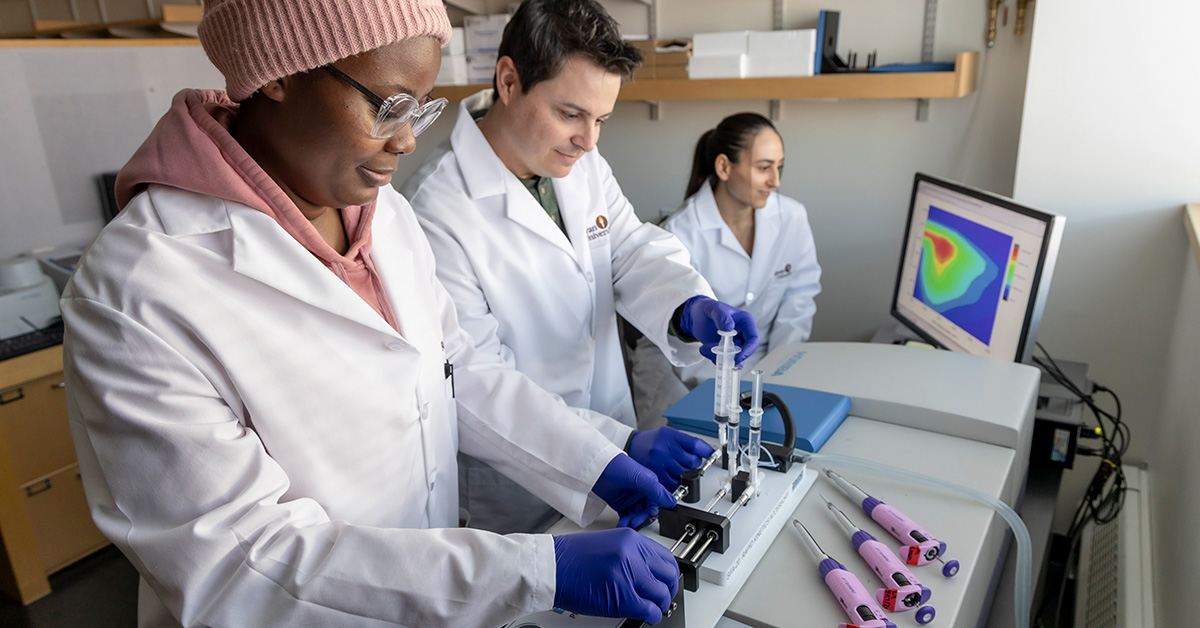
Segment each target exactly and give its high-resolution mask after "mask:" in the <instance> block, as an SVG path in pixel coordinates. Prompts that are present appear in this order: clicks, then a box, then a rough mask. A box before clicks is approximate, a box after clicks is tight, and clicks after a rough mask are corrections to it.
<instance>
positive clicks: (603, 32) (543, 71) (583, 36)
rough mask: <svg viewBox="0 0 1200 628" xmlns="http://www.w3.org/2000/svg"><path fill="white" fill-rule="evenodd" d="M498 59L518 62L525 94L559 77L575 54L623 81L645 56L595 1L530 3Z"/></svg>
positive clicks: (520, 11)
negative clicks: (617, 75)
mask: <svg viewBox="0 0 1200 628" xmlns="http://www.w3.org/2000/svg"><path fill="white" fill-rule="evenodd" d="M498 54H499V56H501V57H504V56H507V57H510V58H511V59H512V60H513V65H515V66H516V68H517V76H518V77H520V79H521V93H528V92H529V90H530V89H531V88H532V87H533V86H534V85H537V84H538V83H541V82H542V81H547V80H550V79H552V78H554V77H556V76H558V73H559V72H560V71H562V68H563V65H564V64H566V62H567V59H568V58H570V57H571V56H572V55H579V56H581V57H584V58H585V59H587V60H589V61H591V62H593V63H595V64H596V65H598V66H600V67H601V68H604V70H605V71H607V72H610V73H612V74H619V75H620V76H621V78H622V79H629V78H631V77H632V76H633V71H634V70H636V69H637V67H638V66H639V65H641V64H642V53H641V52H640V51H639V50H638V49H637V48H635V47H633V46H632V45H630V44H628V43H627V42H625V40H623V39H621V33H620V31H618V30H617V21H616V20H614V19H613V18H612V16H611V15H609V14H608V12H607V11H605V10H604V7H602V6H600V3H598V2H596V1H595V0H526V1H525V2H523V3H521V6H520V7H518V8H517V11H516V13H514V14H513V16H512V19H511V20H509V22H508V26H506V27H505V28H504V37H503V38H502V39H501V41H500V49H499V51H498ZM492 87H496V79H495V78H494V77H493V78H492Z"/></svg>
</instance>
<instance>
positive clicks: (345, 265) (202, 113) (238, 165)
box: [116, 89, 396, 327]
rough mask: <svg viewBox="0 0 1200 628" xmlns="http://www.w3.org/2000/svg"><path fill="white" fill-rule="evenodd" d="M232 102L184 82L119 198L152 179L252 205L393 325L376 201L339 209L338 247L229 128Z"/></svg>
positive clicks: (125, 175)
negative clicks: (377, 253)
mask: <svg viewBox="0 0 1200 628" xmlns="http://www.w3.org/2000/svg"><path fill="white" fill-rule="evenodd" d="M237 111H238V105H237V104H236V103H234V102H233V101H231V100H229V97H228V96H226V95H225V92H222V91H216V90H199V89H185V90H183V91H181V92H179V93H178V94H176V95H175V98H174V100H172V102H171V108H170V109H169V110H168V111H167V113H166V115H164V116H163V117H162V119H161V120H159V121H158V124H157V125H156V126H155V127H154V130H153V131H151V132H150V137H148V138H146V141H145V142H143V143H142V145H141V147H140V148H138V149H137V152H135V153H134V154H133V157H132V158H130V160H129V163H127V164H125V167H124V168H122V169H121V172H120V174H119V175H117V184H116V196H117V205H118V206H120V207H122V208H124V207H125V205H127V204H128V203H129V201H131V200H132V199H133V197H135V196H137V195H138V194H139V193H141V192H142V191H143V190H145V189H146V187H147V186H149V185H150V184H152V183H157V184H161V185H167V186H171V187H174V188H180V189H183V190H188V191H189V192H196V193H197V194H204V195H207V196H215V197H217V198H222V199H225V200H229V201H233V202H236V203H241V204H243V205H248V206H250V207H253V208H255V209H257V210H259V211H261V212H262V213H264V214H266V215H268V216H270V217H271V218H273V219H275V222H277V223H279V225H280V226H281V227H283V229H284V230H285V231H287V232H288V234H289V235H291V236H292V237H293V238H295V239H296V240H297V241H298V242H300V244H302V245H303V246H304V248H306V249H308V250H309V251H310V252H311V253H312V254H313V255H314V256H316V257H317V259H319V260H321V262H322V263H324V264H325V266H326V267H327V268H329V269H330V270H331V271H333V273H334V274H335V275H337V276H338V277H340V278H341V279H342V281H344V282H346V283H347V284H348V285H349V286H350V287H351V288H353V289H354V291H355V292H357V293H358V294H359V296H361V297H362V298H363V299H364V300H365V301H367V303H369V304H370V305H371V306H372V307H373V308H375V310H376V311H377V312H379V314H380V315H381V316H383V317H384V319H386V320H387V321H388V323H390V324H391V325H392V326H393V327H396V321H395V316H394V314H393V312H392V308H391V304H390V303H389V302H388V299H387V295H386V292H385V291H384V290H383V289H382V284H381V283H380V281H379V277H378V274H377V273H376V272H375V267H374V263H373V262H372V260H371V256H370V250H371V229H370V226H371V219H372V217H373V216H374V213H375V204H374V203H371V204H370V205H364V206H361V207H346V208H342V210H341V211H342V217H343V222H344V223H345V225H346V235H347V237H348V239H349V241H350V248H349V250H347V251H346V253H345V254H339V253H338V252H337V251H334V250H333V248H332V247H330V246H329V245H328V244H326V243H325V240H324V239H323V238H322V237H321V234H320V233H318V232H317V230H316V228H315V227H313V226H312V223H310V222H309V221H308V219H307V218H306V217H305V216H304V214H303V213H301V212H300V209H299V208H298V207H296V204H295V203H293V202H292V199H290V198H288V196H287V194H285V193H284V191H283V189H281V188H280V187H279V185H278V184H276V183H275V181H274V180H273V179H271V177H270V176H269V175H267V173H266V172H265V171H263V169H262V168H261V167H260V166H259V165H258V163H257V162H255V161H254V158H252V157H251V156H250V155H249V154H248V153H247V152H246V151H245V149H243V148H242V146H241V144H238V142H237V140H235V139H234V138H233V136H232V135H230V134H229V128H230V127H231V126H232V123H233V119H234V117H235V116H236V115H237Z"/></svg>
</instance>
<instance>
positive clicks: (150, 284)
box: [62, 185, 619, 628]
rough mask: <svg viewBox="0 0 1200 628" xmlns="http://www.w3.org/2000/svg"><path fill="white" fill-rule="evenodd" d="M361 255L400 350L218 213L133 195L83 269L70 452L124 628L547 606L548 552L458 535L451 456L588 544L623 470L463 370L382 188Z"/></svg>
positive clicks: (301, 259) (353, 304)
mask: <svg viewBox="0 0 1200 628" xmlns="http://www.w3.org/2000/svg"><path fill="white" fill-rule="evenodd" d="M372 236H373V246H372V256H373V258H374V261H375V264H376V267H377V268H378V271H379V274H380V277H381V280H382V282H383V284H384V287H385V289H386V290H387V293H388V297H389V299H390V301H391V303H392V304H393V306H394V307H395V312H396V317H397V319H398V321H399V327H400V329H401V331H402V333H397V332H396V330H394V329H392V328H391V327H390V326H389V325H388V324H387V323H386V322H385V321H384V320H383V318H382V317H380V316H379V315H378V314H377V313H376V312H375V311H374V310H373V309H372V308H371V307H370V306H369V305H368V304H367V303H366V302H365V301H363V300H362V299H361V298H359V297H358V295H356V294H355V293H354V292H353V291H352V290H351V289H350V288H349V287H348V286H347V285H346V284H345V283H343V282H342V281H341V280H340V279H338V277H337V276H335V275H334V274H333V273H332V272H330V271H329V270H328V269H326V268H325V267H324V266H322V264H321V263H320V262H319V261H318V260H317V259H316V257H314V256H313V255H312V254H311V253H309V252H308V251H307V250H305V249H304V247H303V246H302V245H300V244H299V243H298V242H297V241H296V240H295V239H293V238H292V237H291V236H289V235H288V234H287V233H286V232H285V231H284V230H283V229H282V228H281V227H280V226H279V225H278V224H277V223H276V222H275V221H274V220H273V219H272V218H270V217H269V216H267V215H265V214H263V213H261V212H259V211H257V210H255V209H252V208H249V207H246V206H244V205H240V204H237V203H234V202H231V201H224V200H221V199H218V198H214V197H209V196H203V195H199V194H195V193H192V192H186V191H182V190H179V189H176V188H170V187H164V186H159V185H153V186H151V187H150V188H149V189H148V190H147V191H146V192H143V193H142V194H140V195H139V196H137V197H136V198H135V199H134V200H133V201H132V202H131V203H130V204H129V206H128V207H127V208H126V209H125V210H124V211H123V212H122V213H121V214H120V215H119V216H118V217H117V218H116V219H115V220H114V221H113V222H112V223H111V224H110V225H109V226H108V227H107V228H106V229H105V230H104V231H103V232H102V233H101V234H100V236H99V238H98V239H97V240H96V242H95V243H94V244H93V245H92V247H91V249H90V250H89V251H88V253H87V254H86V255H85V256H84V258H83V260H82V262H81V263H80V267H79V269H78V270H77V271H76V272H75V275H74V278H73V280H72V282H71V284H70V285H69V286H68V287H67V289H66V292H65V294H64V297H63V301H62V305H63V317H64V319H65V321H66V324H67V339H66V344H65V355H64V369H65V371H66V378H67V393H68V407H69V412H70V417H71V428H72V431H73V433H74V437H75V441H76V448H77V451H78V455H79V464H80V468H81V470H82V473H83V480H84V484H85V489H86V492H87V496H88V501H89V503H90V505H91V510H92V515H93V518H94V519H95V521H96V524H97V526H98V527H99V528H100V530H101V531H102V532H103V533H104V534H105V535H106V536H107V537H108V538H109V539H111V540H112V541H113V542H114V543H115V544H116V545H117V546H118V547H120V548H121V550H122V551H123V552H125V554H126V556H128V557H129V558H130V560H131V561H132V562H133V563H134V565H135V566H136V567H137V569H138V571H139V572H140V573H141V574H142V577H143V579H144V580H143V591H142V593H143V594H148V595H143V596H142V600H141V602H142V604H141V607H142V611H141V613H140V621H139V623H140V624H141V625H142V626H155V627H158V626H163V627H165V626H179V625H181V624H182V625H184V626H255V627H261V626H372V627H375V626H394V625H405V626H421V627H427V626H454V627H463V626H486V627H489V628H491V627H494V626H497V625H500V624H502V623H504V622H505V621H508V620H510V619H512V618H513V617H517V616H520V615H523V614H525V613H528V612H530V611H537V610H545V609H549V608H550V607H551V606H552V604H553V597H554V587H555V561H554V547H553V541H552V539H551V538H550V537H549V536H534V535H513V536H509V537H501V536H497V535H493V534H488V533H484V532H480V531H474V530H463V529H455V526H456V525H457V522H458V503H457V502H458V500H457V495H458V492H457V473H456V467H455V451H456V450H458V449H459V448H461V449H462V450H463V451H468V452H470V453H471V454H473V455H475V456H479V457H481V458H483V459H485V460H487V461H488V462H489V463H491V464H493V465H495V466H497V467H498V468H501V469H503V470H504V471H505V472H506V473H510V474H512V475H513V476H514V477H516V478H517V479H518V480H520V481H521V482H523V483H525V484H526V485H527V486H529V487H530V488H531V489H532V490H534V491H535V492H537V493H538V494H539V495H540V496H541V497H542V498H543V499H545V500H547V501H548V502H550V503H551V504H554V505H555V506H556V507H558V508H561V509H562V510H563V511H564V512H566V513H568V514H569V515H571V517H572V518H573V519H577V520H580V521H588V520H590V519H591V518H592V517H594V516H595V515H596V514H598V512H599V511H600V510H601V509H602V508H603V503H602V502H600V501H599V500H598V499H597V498H596V497H595V496H594V495H591V494H590V493H589V490H590V488H591V486H592V484H593V483H594V482H595V480H596V478H598V477H599V475H600V472H601V471H602V470H603V469H604V467H605V466H606V465H607V464H608V462H609V461H610V460H611V459H612V458H613V457H614V456H615V455H617V453H618V451H619V450H618V449H617V448H616V447H615V446H614V445H612V443H610V442H608V440H607V439H605V438H604V437H603V436H602V435H600V434H599V433H597V432H596V431H595V430H594V429H593V428H592V427H590V426H589V425H587V424H586V423H585V422H583V421H580V420H578V419H577V418H576V416H575V414H574V413H572V412H571V411H570V410H569V409H568V408H566V407H565V406H564V405H562V404H561V403H560V402H558V401H557V400H554V399H553V398H552V397H551V396H550V395H547V394H546V393H544V392H543V391H541V390H540V389H539V388H538V387H537V386H535V385H534V384H533V383H532V382H530V381H529V380H528V379H527V378H524V377H522V376H520V375H519V374H517V373H514V372H512V371H508V370H502V369H495V368H491V367H490V365H487V364H484V365H482V366H481V365H480V364H479V363H478V361H477V360H475V351H474V348H473V346H472V344H471V342H470V340H469V338H467V337H466V335H465V334H464V333H463V332H462V330H461V329H459V327H458V325H457V323H456V321H455V314H454V308H453V305H452V303H451V301H450V299H449V297H448V295H447V294H446V293H445V291H444V289H443V288H442V287H441V285H440V284H439V283H438V281H437V279H436V277H435V276H434V269H433V264H434V262H433V255H432V253H431V251H430V250H429V247H428V245H427V243H426V241H425V239H424V237H423V236H422V234H421V231H420V228H419V227H418V225H417V222H416V220H415V218H414V217H413V216H412V213H411V210H410V208H409V207H408V204H407V203H406V202H405V201H404V199H403V198H401V197H400V196H399V195H398V194H397V193H396V192H395V191H393V190H392V189H390V188H387V187H385V188H383V189H381V190H380V194H379V201H378V203H377V209H376V213H375V217H374V221H373V223H372ZM446 360H449V361H450V362H451V363H452V364H454V366H455V381H454V385H455V389H456V392H457V405H456V404H455V403H454V402H453V400H452V399H451V397H450V387H449V381H448V380H447V379H446V377H445V373H444V363H445V361H446ZM424 528H447V529H437V530H431V529H424ZM147 584H148V585H149V587H150V588H151V589H152V592H151V591H147V590H146V586H145V585H147ZM167 611H169V613H170V614H168V613H167ZM172 615H173V617H172Z"/></svg>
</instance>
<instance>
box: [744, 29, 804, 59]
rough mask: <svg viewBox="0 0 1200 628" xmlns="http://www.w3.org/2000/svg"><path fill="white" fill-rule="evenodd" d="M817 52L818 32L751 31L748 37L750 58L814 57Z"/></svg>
mask: <svg viewBox="0 0 1200 628" xmlns="http://www.w3.org/2000/svg"><path fill="white" fill-rule="evenodd" d="M816 52H817V31H816V29H812V28H806V29H801V30H791V31H750V33H749V34H748V35H747V36H746V54H749V55H750V56H752V57H753V56H774V55H786V56H796V55H801V56H812V55H814V54H816Z"/></svg>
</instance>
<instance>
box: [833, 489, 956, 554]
mask: <svg viewBox="0 0 1200 628" xmlns="http://www.w3.org/2000/svg"><path fill="white" fill-rule="evenodd" d="M825 475H826V476H827V477H828V478H829V479H830V480H831V481H832V482H833V485H834V486H836V487H838V490H840V491H841V492H842V493H843V494H844V495H845V496H846V497H849V498H850V499H851V500H853V501H854V502H855V503H858V504H861V505H862V509H863V512H865V513H867V514H868V515H870V516H871V518H872V519H874V520H875V522H876V523H878V524H879V525H881V526H883V528H884V529H885V530H887V531H888V532H890V533H891V534H892V536H894V537H896V540H897V541H900V542H901V543H903V544H904V545H901V546H900V556H901V557H902V558H904V562H905V563H906V564H909V565H924V564H927V563H931V562H933V561H935V560H936V561H938V562H940V563H942V575H943V576H946V577H947V578H950V577H952V576H954V575H955V574H957V573H958V561H957V560H951V561H943V560H942V555H943V554H945V553H946V544H945V543H942V542H941V541H939V540H937V539H936V538H934V536H933V535H932V534H930V533H929V532H928V531H926V530H925V529H924V528H922V527H920V526H918V525H917V524H916V522H914V521H913V520H912V519H909V518H908V517H906V516H905V515H904V513H902V512H900V511H899V510H897V509H896V508H894V507H892V506H889V505H887V504H885V503H883V502H881V501H879V500H878V499H875V498H874V497H871V496H870V495H867V493H866V492H865V491H863V490H862V489H861V488H858V487H857V486H855V485H854V484H853V483H852V482H850V481H849V480H847V479H846V478H844V477H842V476H840V475H838V474H837V473H836V472H834V471H833V470H832V469H825Z"/></svg>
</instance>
